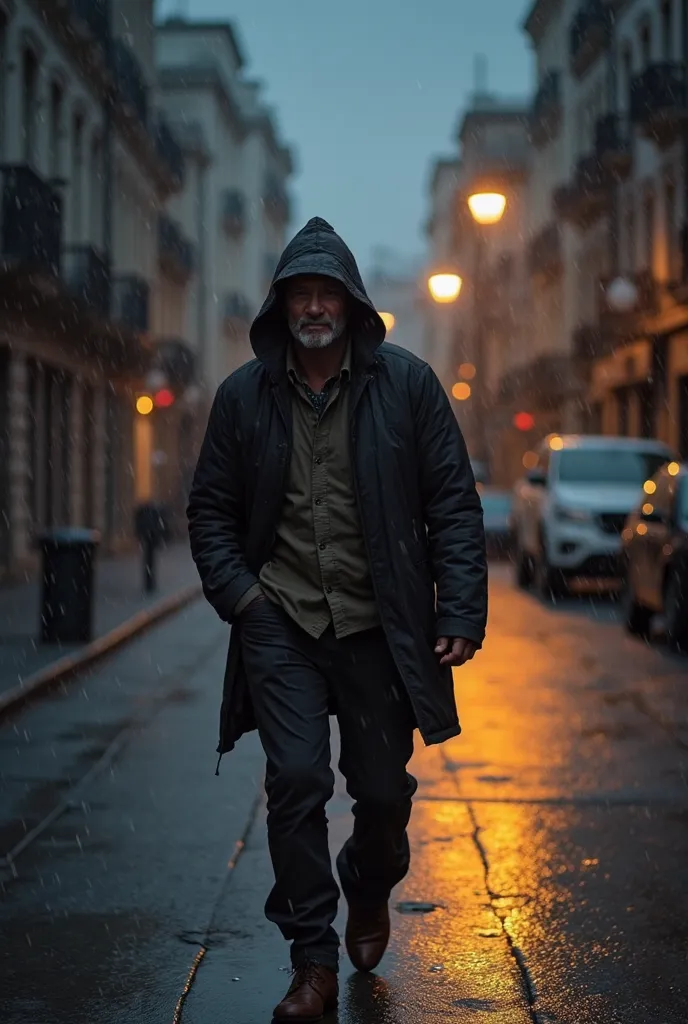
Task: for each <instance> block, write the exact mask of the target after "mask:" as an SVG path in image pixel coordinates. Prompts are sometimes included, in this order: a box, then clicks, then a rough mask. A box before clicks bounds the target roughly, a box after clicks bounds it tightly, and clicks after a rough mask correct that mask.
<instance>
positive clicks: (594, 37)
mask: <svg viewBox="0 0 688 1024" xmlns="http://www.w3.org/2000/svg"><path fill="white" fill-rule="evenodd" d="M613 20H614V16H613V12H612V9H611V7H610V5H609V3H607V0H584V2H583V4H582V5H581V6H580V8H579V9H578V13H577V14H576V15H575V17H574V19H573V21H572V22H571V27H570V28H569V57H570V60H571V70H572V71H573V72H574V74H576V75H578V77H579V78H580V77H581V76H582V75H584V74H585V72H586V71H587V70H588V68H589V67H590V66H591V64H592V63H593V62H594V61H595V60H596V59H597V57H598V56H599V55H600V54H601V53H602V52H603V51H604V50H605V49H606V48H607V47H608V46H609V44H610V42H611V36H612V25H613Z"/></svg>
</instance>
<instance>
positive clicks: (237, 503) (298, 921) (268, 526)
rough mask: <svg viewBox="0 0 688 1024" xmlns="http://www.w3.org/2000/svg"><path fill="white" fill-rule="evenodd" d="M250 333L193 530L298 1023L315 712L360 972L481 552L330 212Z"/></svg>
mask: <svg viewBox="0 0 688 1024" xmlns="http://www.w3.org/2000/svg"><path fill="white" fill-rule="evenodd" d="M250 336H251V343H252V345H253V350H254V352H255V354H256V359H254V360H253V361H252V362H250V363H248V364H246V365H245V366H242V367H241V368H240V369H239V370H237V371H236V372H235V373H233V374H232V375H231V376H230V377H228V378H227V380H225V381H224V383H223V384H222V385H221V386H220V388H219V390H218V392H217V396H216V398H215V402H214V404H213V408H212V411H211V414H210V420H209V423H208V428H207V433H206V436H205V440H204V442H203V447H202V450H201V454H200V457H199V460H198V465H197V468H196V473H195V477H194V482H193V487H192V490H191V497H190V500H189V507H188V517H189V532H190V538H191V550H192V552H193V556H194V559H195V561H196V565H197V567H198V571H199V574H200V577H201V580H202V582H203V588H204V592H205V595H206V597H207V598H208V600H209V601H210V603H211V604H212V605H213V607H214V608H215V610H216V611H217V613H218V615H219V616H220V618H222V619H223V620H225V621H226V622H229V623H232V625H233V629H232V634H231V641H230V647H229V657H228V662H227V671H226V675H225V684H224V700H223V704H222V711H221V727H220V744H219V747H218V751H219V753H220V755H222V754H223V753H225V752H226V751H229V750H231V749H232V748H233V747H234V744H235V742H236V740H237V739H238V738H239V736H240V735H241V734H242V733H244V732H246V731H247V730H248V729H251V728H255V727H256V726H257V728H258V732H259V735H260V739H261V742H262V745H263V748H264V750H265V753H266V756H267V773H266V780H265V786H266V791H267V798H268V839H269V845H270V854H271V857H272V864H273V868H274V873H275V885H274V887H273V889H272V892H271V893H270V895H269V897H268V900H267V904H266V913H267V916H268V918H269V920H270V921H273V922H274V923H275V924H277V925H278V926H279V928H280V930H281V931H282V934H283V935H284V937H285V938H286V939H288V940H290V941H291V943H292V946H291V956H292V964H293V967H294V977H293V980H292V984H291V986H290V988H289V991H288V993H287V995H286V996H285V998H284V999H283V1001H282V1002H281V1003H280V1004H279V1006H278V1007H277V1008H276V1010H275V1018H276V1019H277V1020H303V1021H310V1020H318V1019H319V1018H320V1017H321V1016H322V1015H323V1013H325V1012H327V1010H329V1009H331V1008H332V1007H333V1006H334V1005H335V1004H336V1002H337V993H338V985H337V967H338V950H339V939H338V937H337V934H336V932H335V931H334V929H333V927H332V923H333V921H334V918H335V915H336V911H337V901H338V898H339V889H338V887H337V884H336V882H335V880H334V877H333V874H332V868H331V863H330V855H329V851H328V843H327V819H326V816H325V805H326V803H327V801H328V800H329V799H330V797H331V796H332V792H333V785H334V775H333V771H332V768H331V765H330V727H329V718H328V716H329V715H330V714H334V715H336V716H337V719H338V723H339V729H340V735H341V757H340V761H339V767H340V769H341V771H342V773H343V775H344V777H345V778H346V783H347V790H348V792H349V794H350V796H351V797H352V798H353V800H354V808H353V811H354V828H353V834H352V836H351V838H350V839H349V840H348V841H347V842H346V843H345V844H344V847H343V849H342V850H341V852H340V854H339V856H338V858H337V869H338V873H339V879H340V882H341V886H342V890H343V893H344V896H345V897H346V900H347V902H348V908H349V916H348V923H347V927H346V937H345V938H346V948H347V951H348V953H349V956H350V958H351V961H352V963H353V964H354V966H355V967H356V968H357V969H358V970H362V971H370V970H372V969H373V968H374V967H376V966H377V964H378V963H379V962H380V960H381V958H382V956H383V954H384V951H385V949H386V946H387V942H388V940H389V932H390V918H389V910H388V901H389V897H390V892H391V890H392V887H393V886H394V885H396V884H397V883H398V882H399V881H401V879H402V878H403V877H404V875H405V874H406V872H407V871H408V867H409V842H408V837H407V833H406V827H407V824H408V821H409V817H410V813H411V798H412V796H413V794H414V792H415V790H416V785H417V783H416V780H415V779H414V778H413V776H412V775H410V774H408V772H407V770H406V766H407V763H408V761H409V760H410V758H411V754H412V752H413V731H414V728H418V729H419V730H420V733H421V735H422V737H423V739H424V740H425V742H426V743H441V742H442V741H444V740H446V739H449V738H450V737H451V736H456V735H457V734H458V733H459V732H460V727H459V722H458V717H457V712H456V704H455V700H454V691H453V685H452V666H453V665H463V664H464V663H465V662H466V661H468V660H469V659H470V658H472V657H473V655H474V654H475V652H476V650H477V649H478V648H479V647H480V646H481V644H482V641H483V637H484V632H485V622H486V614H487V582H486V563H485V544H484V535H483V525H482V512H481V507H480V501H479V498H478V494H477V492H476V488H475V482H474V479H473V474H472V472H471V468H470V463H469V460H468V456H467V453H466V447H465V444H464V441H463V437H462V435H461V432H460V430H459V427H458V425H457V422H456V419H455V417H454V414H453V412H452V410H451V408H450V405H449V402H448V400H447V398H446V396H445V394H444V391H443V390H442V387H441V386H440V383H439V381H438V379H437V377H436V376H435V374H434V373H433V371H432V370H431V369H430V367H429V366H427V364H425V363H424V362H423V361H422V360H420V359H418V358H417V357H416V356H413V355H411V354H410V353H409V352H407V351H405V350H403V349H400V348H397V347H395V346H393V345H387V344H383V341H384V337H385V327H384V324H383V322H382V320H381V318H380V317H379V316H378V314H377V313H376V312H375V309H374V307H373V305H372V303H371V301H370V299H369V298H368V296H367V294H366V292H365V288H364V286H363V283H362V281H361V276H360V274H359V271H358V268H357V266H356V261H355V259H354V257H353V255H352V253H351V252H350V251H349V249H348V248H347V246H346V245H345V244H344V242H343V241H342V240H341V238H340V237H339V236H338V235H337V234H336V233H335V232H334V230H333V229H332V228H331V227H330V225H329V224H328V223H326V221H324V220H322V219H320V218H318V217H316V218H314V219H313V220H310V221H309V222H308V224H307V225H306V226H305V227H304V228H303V229H302V230H301V231H300V232H299V233H298V234H297V235H296V237H295V238H294V239H292V241H291V242H290V243H289V245H288V246H287V248H286V249H285V251H284V253H283V255H282V257H281V259H280V261H279V264H278V266H277V269H276V271H275V276H274V279H273V282H272V286H271V288H270V292H269V295H268V297H267V299H266V300H265V303H264V304H263V307H262V309H261V310H260V313H259V314H258V316H257V317H256V319H255V320H254V322H253V325H252V327H251V332H250Z"/></svg>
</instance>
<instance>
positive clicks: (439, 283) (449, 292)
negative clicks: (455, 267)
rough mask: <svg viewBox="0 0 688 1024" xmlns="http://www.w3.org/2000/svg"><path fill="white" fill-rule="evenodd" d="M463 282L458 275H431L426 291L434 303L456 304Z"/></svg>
mask: <svg viewBox="0 0 688 1024" xmlns="http://www.w3.org/2000/svg"><path fill="white" fill-rule="evenodd" d="M462 284H463V280H462V279H461V278H460V277H459V275H458V274H432V275H431V276H430V277H429V278H428V289H429V291H430V294H431V295H432V297H433V299H434V300H435V302H456V300H457V299H458V297H459V292H460V291H461V285H462Z"/></svg>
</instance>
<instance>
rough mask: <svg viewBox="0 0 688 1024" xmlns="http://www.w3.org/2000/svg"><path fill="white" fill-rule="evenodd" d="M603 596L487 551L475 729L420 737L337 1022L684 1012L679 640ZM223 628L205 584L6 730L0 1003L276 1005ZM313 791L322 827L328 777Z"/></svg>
mask: <svg viewBox="0 0 688 1024" xmlns="http://www.w3.org/2000/svg"><path fill="white" fill-rule="evenodd" d="M615 620H616V612H615V609H614V607H613V605H611V604H609V603H605V602H602V603H597V604H595V603H592V602H590V601H588V600H577V601H570V602H566V603H565V604H564V605H562V606H559V607H557V608H555V609H552V608H546V607H544V606H543V605H542V604H540V603H539V601H538V600H537V599H536V598H534V597H532V596H530V595H525V594H521V593H518V592H516V591H514V589H513V588H512V586H511V583H510V581H509V575H508V573H507V572H506V571H505V570H504V569H501V568H498V569H496V570H495V571H494V572H493V573H492V584H491V618H490V628H489V636H488V641H487V643H486V646H485V649H484V650H483V651H482V652H481V653H480V654H479V656H478V657H477V658H476V659H475V661H474V662H473V663H471V664H470V665H469V666H467V667H466V668H464V669H462V670H460V671H458V672H457V673H456V684H457V692H458V695H459V702H460V710H461V718H462V723H463V727H464V733H463V735H462V736H461V737H459V738H457V739H456V740H453V741H450V742H449V743H447V744H445V745H444V746H443V747H434V748H431V749H429V750H423V749H420V748H419V749H418V751H417V755H416V759H415V772H416V774H417V776H418V778H419V780H420V787H419V791H418V797H417V801H416V806H415V810H414V816H413V819H412V834H411V839H412V847H413V853H414V857H413V865H412V871H411V873H410V875H409V877H408V879H407V880H406V881H405V882H404V883H403V884H402V885H401V886H399V888H398V890H397V891H395V893H394V896H393V905H394V908H395V910H394V914H393V929H394V931H393V939H392V942H391V945H390V949H389V952H388V954H387V956H386V957H385V959H384V961H383V963H382V964H381V966H380V969H379V971H378V972H377V975H376V976H373V977H362V976H357V975H355V974H353V973H352V971H351V969H350V966H349V964H348V961H347V960H346V958H344V961H343V965H342V968H343V969H342V1001H341V1007H340V1011H339V1015H338V1018H337V1017H336V1015H335V1016H334V1017H332V1018H331V1021H330V1024H334V1022H335V1020H336V1019H338V1020H339V1024H373V1022H376V1024H421V1022H430V1021H435V1020H438V1019H440V1020H442V1019H451V1020H453V1021H458V1022H464V1021H465V1022H475V1024H526V1022H538V1024H686V1022H687V1021H688V788H687V778H688V662H686V660H682V659H681V658H678V657H675V656H672V655H670V654H668V653H667V652H665V651H663V650H662V649H661V648H649V647H647V646H645V645H644V644H642V643H640V642H639V641H637V640H633V639H631V638H628V637H626V636H625V635H624V634H623V632H622V630H621V628H620V627H619V625H618V624H617V623H616V621H615ZM225 649H226V631H225V629H224V628H223V627H222V625H221V624H220V623H218V622H217V621H216V620H215V618H214V617H213V615H212V613H211V612H210V611H209V610H208V609H207V608H206V607H205V606H204V605H203V604H202V603H200V602H199V603H198V604H196V605H193V606H191V607H189V608H188V609H186V610H185V611H184V612H183V613H182V614H181V615H179V616H178V617H177V618H175V619H174V620H171V621H168V622H166V623H164V624H163V625H161V626H160V627H158V628H157V629H155V630H154V631H152V632H151V633H148V634H146V635H145V636H144V637H142V638H141V639H140V640H137V641H135V642H133V643H132V644H131V645H130V646H129V647H127V648H126V649H124V650H122V651H121V652H120V653H118V654H117V655H116V656H114V657H113V658H112V659H111V660H109V661H108V662H106V663H104V664H102V665H101V666H100V667H99V668H98V669H97V670H96V671H95V672H94V673H93V675H92V676H91V677H90V678H83V679H79V680H77V681H74V682H73V683H72V684H70V685H69V686H68V687H67V688H66V690H65V692H64V693H63V694H58V695H56V696H53V697H50V698H49V699H46V700H45V701H44V702H42V703H40V704H38V705H36V706H34V707H31V708H28V709H26V710H25V711H24V712H22V713H21V715H20V716H19V717H18V718H17V719H16V720H15V721H14V722H9V723H6V724H4V725H3V727H2V729H1V730H0V799H1V811H0V854H3V855H4V856H3V857H2V859H1V860H0V884H1V886H2V892H1V894H0V896H1V899H0V955H1V957H2V968H1V971H2V973H1V975H0V1006H1V1007H2V1020H3V1024H67V1022H69V1024H115V1022H117V1024H122V1022H124V1021H127V1022H128V1021H135V1022H142V1024H163V1022H164V1024H173V1022H180V1021H181V1022H183V1024H225V1022H226V1024H230V1022H231V1024H258V1022H259V1024H266V1022H268V1021H270V1018H271V1014H270V1011H271V1008H272V1006H273V1005H274V1004H275V1002H277V1001H278V999H279V998H280V997H281V995H282V994H283V991H284V990H285V988H286V986H287V984H288V973H287V971H286V967H287V964H288V954H287V950H286V947H285V945H284V944H283V942H282V940H281V938H280V937H279V934H278V933H276V932H275V930H274V929H273V928H272V926H270V925H268V924H267V922H266V921H265V920H264V918H263V916H262V906H263V902H264V899H265V896H266V895H267V891H268V887H269V873H270V869H269V861H268V856H267V846H266V841H265V825H264V808H263V804H262V800H261V799H260V784H261V779H262V759H261V754H260V750H259V747H258V745H257V743H256V740H255V737H253V736H252V737H249V738H248V739H247V740H244V741H242V744H241V745H240V747H239V748H238V749H237V751H235V752H234V754H232V755H229V756H228V757H226V758H225V759H224V760H223V762H222V766H221V774H220V777H219V778H216V777H215V776H214V771H215V761H216V758H215V754H214V748H215V740H216V731H217V712H218V697H219V690H220V684H221V678H222V672H223V667H224V656H225ZM330 818H331V829H332V840H333V848H336V847H338V845H339V844H340V843H341V841H342V840H343V838H344V837H345V835H346V833H347V830H348V828H349V804H348V799H347V797H346V795H345V793H344V787H343V782H342V781H341V780H340V781H339V786H338V791H337V794H336V796H335V798H334V800H333V801H332V804H331V806H330ZM8 854H9V855H10V856H9V857H8Z"/></svg>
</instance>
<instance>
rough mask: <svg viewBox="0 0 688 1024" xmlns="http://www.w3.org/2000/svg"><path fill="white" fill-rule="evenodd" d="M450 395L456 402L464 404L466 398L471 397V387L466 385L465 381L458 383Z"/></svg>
mask: <svg viewBox="0 0 688 1024" xmlns="http://www.w3.org/2000/svg"><path fill="white" fill-rule="evenodd" d="M452 395H453V396H454V398H455V399H456V400H457V402H465V401H466V399H467V398H470V397H471V385H470V384H466V383H465V381H458V382H457V383H456V384H455V385H454V387H453V388H452Z"/></svg>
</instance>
